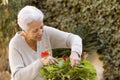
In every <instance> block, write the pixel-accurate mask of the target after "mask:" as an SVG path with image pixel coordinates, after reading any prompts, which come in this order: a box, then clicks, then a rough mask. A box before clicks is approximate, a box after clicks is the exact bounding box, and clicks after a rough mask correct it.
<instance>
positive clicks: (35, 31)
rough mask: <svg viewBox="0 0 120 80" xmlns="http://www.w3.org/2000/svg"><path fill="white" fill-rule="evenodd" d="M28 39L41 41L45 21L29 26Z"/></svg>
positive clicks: (38, 21)
mask: <svg viewBox="0 0 120 80" xmlns="http://www.w3.org/2000/svg"><path fill="white" fill-rule="evenodd" d="M28 26H29V29H28V31H27V32H26V34H27V37H28V38H29V39H31V40H34V41H40V40H41V39H42V35H43V21H41V20H37V21H33V22H31V23H29V24H28Z"/></svg>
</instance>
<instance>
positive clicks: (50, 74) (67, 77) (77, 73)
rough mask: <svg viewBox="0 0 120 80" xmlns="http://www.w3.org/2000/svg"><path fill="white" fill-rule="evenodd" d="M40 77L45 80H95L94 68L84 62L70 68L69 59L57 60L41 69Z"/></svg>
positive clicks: (87, 62)
mask: <svg viewBox="0 0 120 80" xmlns="http://www.w3.org/2000/svg"><path fill="white" fill-rule="evenodd" d="M40 75H41V76H44V79H45V80H97V75H96V70H95V68H94V67H93V65H92V64H91V63H90V62H89V61H86V60H84V61H81V63H80V64H78V65H76V66H75V67H74V68H71V66H70V60H69V59H67V60H66V61H64V60H63V59H61V58H59V62H58V63H56V64H53V65H49V66H44V67H42V69H41V70H40Z"/></svg>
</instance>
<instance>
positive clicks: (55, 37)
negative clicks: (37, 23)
mask: <svg viewBox="0 0 120 80" xmlns="http://www.w3.org/2000/svg"><path fill="white" fill-rule="evenodd" d="M46 28H47V33H48V35H49V38H50V42H51V46H52V48H53V49H54V48H71V51H75V52H77V53H79V54H80V55H81V53H82V39H81V38H80V37H79V36H78V35H75V34H72V33H68V32H64V31H60V30H58V29H55V28H52V27H46Z"/></svg>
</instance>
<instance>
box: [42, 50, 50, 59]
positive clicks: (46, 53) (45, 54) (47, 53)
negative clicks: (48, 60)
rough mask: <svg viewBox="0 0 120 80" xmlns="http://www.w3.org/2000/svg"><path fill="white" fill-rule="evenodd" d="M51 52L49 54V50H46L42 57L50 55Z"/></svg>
mask: <svg viewBox="0 0 120 80" xmlns="http://www.w3.org/2000/svg"><path fill="white" fill-rule="evenodd" d="M49 55H50V54H49V52H47V51H44V52H41V57H42V58H43V57H47V56H49Z"/></svg>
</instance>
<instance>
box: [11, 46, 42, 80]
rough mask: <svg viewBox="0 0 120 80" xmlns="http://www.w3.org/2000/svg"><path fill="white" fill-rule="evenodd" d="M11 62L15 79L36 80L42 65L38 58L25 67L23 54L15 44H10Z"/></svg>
mask: <svg viewBox="0 0 120 80" xmlns="http://www.w3.org/2000/svg"><path fill="white" fill-rule="evenodd" d="M9 63H10V68H11V72H12V78H13V79H14V80H34V79H35V78H36V76H37V75H38V74H39V71H40V68H41V66H42V64H41V62H40V59H38V60H36V61H35V62H33V63H31V64H30V65H28V66H26V67H25V65H24V62H23V60H22V56H21V55H20V53H19V51H18V50H17V49H16V48H14V46H13V45H9Z"/></svg>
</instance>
